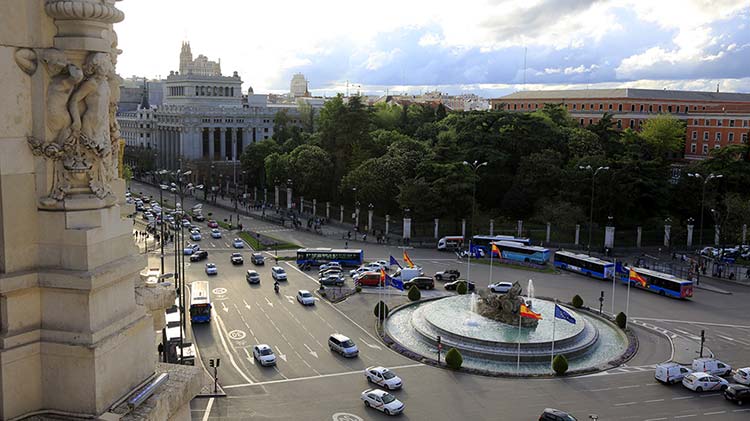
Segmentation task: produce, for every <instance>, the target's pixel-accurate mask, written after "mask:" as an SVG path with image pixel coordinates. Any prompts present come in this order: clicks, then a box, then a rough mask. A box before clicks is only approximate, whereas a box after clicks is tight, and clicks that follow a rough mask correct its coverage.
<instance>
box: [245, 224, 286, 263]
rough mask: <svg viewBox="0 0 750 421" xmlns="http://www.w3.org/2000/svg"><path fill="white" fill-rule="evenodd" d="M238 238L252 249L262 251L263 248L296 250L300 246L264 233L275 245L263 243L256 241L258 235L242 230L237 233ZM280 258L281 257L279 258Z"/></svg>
mask: <svg viewBox="0 0 750 421" xmlns="http://www.w3.org/2000/svg"><path fill="white" fill-rule="evenodd" d="M239 236H240V238H242V239H243V240H245V242H246V243H247V244H249V245H250V247H252V248H253V249H254V250H257V251H264V250H296V249H298V248H301V247H300V246H298V245H297V244H292V243H287V242H285V241H281V240H278V239H276V238H273V237H270V236H267V235H264V237H265V238H267V239H270V240H272V241H274V242H276V245H275V246H274V245H273V244H263V243H261V242H260V241H258V237H255V236H253V235H252V234H250V233H249V232H246V231H242V232H240V233H239ZM280 259H281V258H280Z"/></svg>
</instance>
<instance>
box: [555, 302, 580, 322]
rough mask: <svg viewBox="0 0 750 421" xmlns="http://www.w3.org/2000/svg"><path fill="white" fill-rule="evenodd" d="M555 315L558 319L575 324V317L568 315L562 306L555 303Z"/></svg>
mask: <svg viewBox="0 0 750 421" xmlns="http://www.w3.org/2000/svg"><path fill="white" fill-rule="evenodd" d="M555 317H556V318H558V319H562V320H565V321H566V322H568V323H572V324H576V319H575V318H574V317H573V316H571V315H570V313H568V312H567V311H565V309H564V308H562V307H560V306H559V305H557V304H555Z"/></svg>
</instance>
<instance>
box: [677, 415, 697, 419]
mask: <svg viewBox="0 0 750 421" xmlns="http://www.w3.org/2000/svg"><path fill="white" fill-rule="evenodd" d="M697 416H698V414H688V415H677V416H676V417H674V418H675V419H678V418H690V417H697Z"/></svg>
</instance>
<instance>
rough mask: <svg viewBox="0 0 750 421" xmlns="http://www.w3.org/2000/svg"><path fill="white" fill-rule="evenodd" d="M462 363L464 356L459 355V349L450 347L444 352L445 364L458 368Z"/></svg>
mask: <svg viewBox="0 0 750 421" xmlns="http://www.w3.org/2000/svg"><path fill="white" fill-rule="evenodd" d="M463 363H464V357H463V356H462V355H461V351H459V350H457V349H456V348H451V349H449V350H448V352H446V353H445V365H447V366H448V367H449V368H452V369H454V370H458V369H460V368H461V366H462V365H463Z"/></svg>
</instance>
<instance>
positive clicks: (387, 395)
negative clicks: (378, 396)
mask: <svg viewBox="0 0 750 421" xmlns="http://www.w3.org/2000/svg"><path fill="white" fill-rule="evenodd" d="M395 400H396V397H395V396H393V395H391V394H390V393H385V394H384V395H383V403H391V402H393V401H395Z"/></svg>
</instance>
